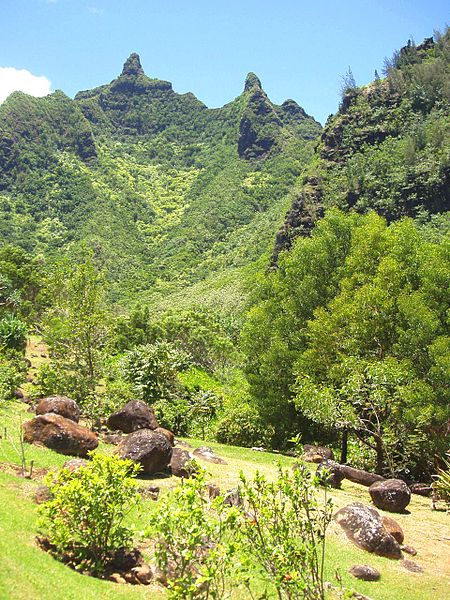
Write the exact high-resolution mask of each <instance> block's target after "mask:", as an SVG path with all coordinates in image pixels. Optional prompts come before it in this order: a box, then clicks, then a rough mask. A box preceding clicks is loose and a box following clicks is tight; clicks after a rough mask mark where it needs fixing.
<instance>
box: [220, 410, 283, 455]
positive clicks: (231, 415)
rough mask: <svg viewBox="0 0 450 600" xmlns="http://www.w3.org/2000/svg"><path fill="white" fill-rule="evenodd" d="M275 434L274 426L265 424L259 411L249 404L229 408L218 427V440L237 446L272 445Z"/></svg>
mask: <svg viewBox="0 0 450 600" xmlns="http://www.w3.org/2000/svg"><path fill="white" fill-rule="evenodd" d="M273 434H274V431H273V428H272V427H271V426H269V425H265V424H264V423H263V421H262V419H261V417H260V415H259V413H258V411H257V410H256V409H255V408H253V407H252V406H250V405H249V404H243V405H242V406H236V407H233V408H231V409H230V410H228V412H226V413H225V414H224V416H223V417H222V418H221V419H220V420H219V421H218V423H217V427H216V440H217V441H218V442H220V443H222V444H233V445H235V446H245V447H251V446H266V445H270V442H271V439H272V437H273Z"/></svg>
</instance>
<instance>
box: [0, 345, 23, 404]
mask: <svg viewBox="0 0 450 600" xmlns="http://www.w3.org/2000/svg"><path fill="white" fill-rule="evenodd" d="M23 379H24V376H23V373H22V372H21V371H20V369H19V368H18V367H17V364H15V362H14V361H11V360H8V359H7V358H6V357H4V356H2V355H0V404H3V403H4V402H6V401H7V400H11V399H12V397H13V395H14V390H15V389H16V388H17V387H18V386H19V385H20V384H21V383H22V381H23Z"/></svg>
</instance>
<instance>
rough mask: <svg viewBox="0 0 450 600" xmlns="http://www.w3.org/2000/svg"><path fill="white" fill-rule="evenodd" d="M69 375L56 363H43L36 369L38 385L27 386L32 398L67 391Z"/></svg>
mask: <svg viewBox="0 0 450 600" xmlns="http://www.w3.org/2000/svg"><path fill="white" fill-rule="evenodd" d="M66 379H67V377H66V376H65V374H64V372H62V371H61V369H60V368H58V367H57V366H56V365H54V364H52V363H42V365H40V367H38V369H37V371H36V377H35V381H36V385H30V386H29V387H28V388H27V394H28V395H29V396H30V398H42V397H43V396H52V395H54V394H65V393H67V381H66Z"/></svg>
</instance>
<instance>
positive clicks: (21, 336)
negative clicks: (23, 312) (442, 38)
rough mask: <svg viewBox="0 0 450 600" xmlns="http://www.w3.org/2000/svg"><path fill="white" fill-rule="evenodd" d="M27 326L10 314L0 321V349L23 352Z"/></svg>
mask: <svg viewBox="0 0 450 600" xmlns="http://www.w3.org/2000/svg"><path fill="white" fill-rule="evenodd" d="M27 333H28V331H27V325H26V323H24V322H23V321H22V320H21V319H18V318H17V317H15V316H14V315H12V314H9V313H8V314H7V315H5V316H4V317H3V319H0V347H3V348H9V349H13V350H19V351H23V350H24V348H25V344H26V342H27Z"/></svg>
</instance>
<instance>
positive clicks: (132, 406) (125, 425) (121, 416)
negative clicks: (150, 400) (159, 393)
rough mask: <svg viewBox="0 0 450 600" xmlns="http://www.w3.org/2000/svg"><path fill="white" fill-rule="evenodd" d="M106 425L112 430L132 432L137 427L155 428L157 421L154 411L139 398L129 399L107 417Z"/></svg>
mask: <svg viewBox="0 0 450 600" xmlns="http://www.w3.org/2000/svg"><path fill="white" fill-rule="evenodd" d="M107 425H108V427H109V429H112V430H113V431H117V430H119V431H123V432H124V433H133V431H138V430H139V429H156V428H157V427H159V423H158V421H157V420H156V416H155V411H154V410H153V408H152V407H151V406H148V404H145V402H141V400H130V401H129V402H127V403H126V404H125V406H123V407H122V408H121V409H120V410H118V411H116V412H115V413H113V414H112V415H110V417H109V418H108V421H107Z"/></svg>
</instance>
